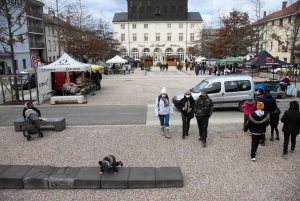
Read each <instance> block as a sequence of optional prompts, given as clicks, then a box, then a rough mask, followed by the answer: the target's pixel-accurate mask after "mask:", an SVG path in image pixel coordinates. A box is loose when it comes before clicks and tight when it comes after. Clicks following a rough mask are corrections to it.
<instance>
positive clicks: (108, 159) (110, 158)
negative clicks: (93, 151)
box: [99, 155, 118, 172]
mask: <svg viewBox="0 0 300 201" xmlns="http://www.w3.org/2000/svg"><path fill="white" fill-rule="evenodd" d="M105 162H107V163H108V166H107V168H113V169H114V172H118V168H117V166H116V158H115V157H114V156H113V155H109V156H105V157H104V158H103V160H102V161H99V165H100V169H101V172H104V171H105V170H106V169H104V167H105V166H102V163H105Z"/></svg>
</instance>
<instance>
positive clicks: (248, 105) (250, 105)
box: [242, 100, 256, 116]
mask: <svg viewBox="0 0 300 201" xmlns="http://www.w3.org/2000/svg"><path fill="white" fill-rule="evenodd" d="M242 108H243V109H244V115H246V116H249V115H250V114H251V113H252V112H253V111H254V110H255V108H256V102H255V100H246V101H245V102H244V103H243V105H242Z"/></svg>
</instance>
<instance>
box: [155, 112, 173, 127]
mask: <svg viewBox="0 0 300 201" xmlns="http://www.w3.org/2000/svg"><path fill="white" fill-rule="evenodd" d="M158 117H159V121H160V126H165V127H169V120H170V114H166V115H160V114H159V115H158Z"/></svg>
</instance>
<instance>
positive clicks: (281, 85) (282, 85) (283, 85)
mask: <svg viewBox="0 0 300 201" xmlns="http://www.w3.org/2000/svg"><path fill="white" fill-rule="evenodd" d="M280 88H281V91H285V90H286V88H287V84H286V83H284V84H280Z"/></svg>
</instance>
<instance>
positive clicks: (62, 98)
mask: <svg viewBox="0 0 300 201" xmlns="http://www.w3.org/2000/svg"><path fill="white" fill-rule="evenodd" d="M50 100H51V105H54V104H56V102H66V101H67V102H70V101H77V103H81V104H82V103H83V102H84V96H83V95H78V96H52V97H51V98H50Z"/></svg>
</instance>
